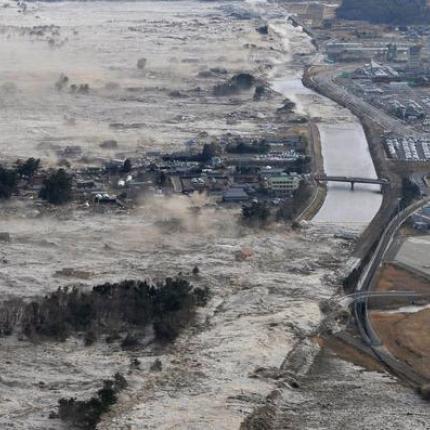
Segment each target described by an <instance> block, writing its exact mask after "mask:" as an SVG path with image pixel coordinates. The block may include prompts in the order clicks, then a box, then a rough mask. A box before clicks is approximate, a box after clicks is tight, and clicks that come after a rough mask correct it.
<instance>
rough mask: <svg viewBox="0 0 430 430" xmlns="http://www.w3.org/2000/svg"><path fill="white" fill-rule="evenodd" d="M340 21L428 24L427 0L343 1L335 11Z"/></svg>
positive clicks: (429, 14) (429, 12)
mask: <svg viewBox="0 0 430 430" xmlns="http://www.w3.org/2000/svg"><path fill="white" fill-rule="evenodd" d="M336 16H337V17H338V18H342V19H352V20H362V21H370V22H373V23H385V24H420V23H428V22H429V19H430V9H429V7H428V4H427V0H378V1H375V0H343V1H342V4H341V5H340V7H339V8H338V9H337V10H336Z"/></svg>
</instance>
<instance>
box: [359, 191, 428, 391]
mask: <svg viewBox="0 0 430 430" xmlns="http://www.w3.org/2000/svg"><path fill="white" fill-rule="evenodd" d="M429 202H430V197H426V198H425V199H422V200H420V201H418V202H415V203H413V204H412V205H410V206H409V207H407V208H406V209H404V210H403V211H401V212H400V213H398V214H397V215H396V216H395V217H394V218H393V219H392V220H391V221H390V222H389V223H388V226H387V227H386V229H385V230H384V232H383V233H382V235H381V238H380V240H379V242H378V245H377V247H376V250H375V252H374V253H373V255H372V258H371V260H370V262H369V264H368V265H367V266H366V267H365V269H364V270H363V272H362V274H361V277H360V279H359V280H358V282H357V286H356V293H363V292H367V293H372V289H373V287H374V285H375V277H376V274H377V270H378V268H379V267H380V265H381V263H382V262H383V260H384V257H385V255H386V253H387V251H388V249H389V248H390V247H391V244H392V242H393V239H394V236H395V234H396V233H397V231H398V229H399V228H400V226H401V225H402V224H403V223H404V222H405V221H406V219H407V218H408V217H409V216H410V215H411V214H412V213H414V212H416V211H417V210H419V209H420V208H421V207H423V206H425V205H427V204H429ZM353 313H354V316H355V319H356V322H357V326H358V330H359V332H360V334H361V337H362V339H363V340H364V342H365V343H366V344H367V345H368V346H369V347H370V348H371V349H372V351H373V352H374V353H375V355H376V356H377V357H378V358H379V360H380V361H381V362H383V363H384V364H385V365H386V366H387V367H388V368H389V369H390V370H391V371H392V372H393V373H394V374H395V375H397V376H400V377H402V379H406V380H407V381H408V382H409V383H411V384H412V385H414V386H420V385H422V384H423V383H428V382H430V381H426V380H425V379H424V378H423V377H422V376H421V375H419V374H418V373H417V372H415V371H414V370H413V369H412V368H411V367H410V366H408V365H406V364H405V363H403V362H400V361H399V360H397V359H396V358H395V357H394V356H393V355H392V354H391V353H390V352H389V351H388V350H387V349H386V348H385V347H384V345H383V344H382V342H381V341H380V339H379V338H378V335H377V334H376V332H375V330H374V329H373V327H372V324H371V321H370V319H369V315H368V296H367V297H365V298H364V299H363V300H360V301H356V302H354V303H353Z"/></svg>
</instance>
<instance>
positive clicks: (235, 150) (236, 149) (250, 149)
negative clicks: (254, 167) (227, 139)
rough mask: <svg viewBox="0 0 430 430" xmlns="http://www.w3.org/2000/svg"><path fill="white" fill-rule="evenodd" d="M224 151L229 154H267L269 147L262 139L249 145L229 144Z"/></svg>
mask: <svg viewBox="0 0 430 430" xmlns="http://www.w3.org/2000/svg"><path fill="white" fill-rule="evenodd" d="M226 151H227V152H228V153H230V154H267V153H268V152H269V151H270V145H269V144H268V143H267V142H266V141H265V140H264V139H262V140H260V141H255V142H251V143H246V142H239V143H229V144H228V145H227V147H226Z"/></svg>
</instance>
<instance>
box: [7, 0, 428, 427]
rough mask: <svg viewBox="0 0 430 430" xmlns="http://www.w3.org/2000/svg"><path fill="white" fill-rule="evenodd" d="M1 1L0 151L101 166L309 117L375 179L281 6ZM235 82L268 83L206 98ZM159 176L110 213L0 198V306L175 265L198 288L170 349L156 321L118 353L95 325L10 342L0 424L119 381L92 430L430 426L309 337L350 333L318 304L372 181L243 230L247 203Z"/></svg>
mask: <svg viewBox="0 0 430 430" xmlns="http://www.w3.org/2000/svg"><path fill="white" fill-rule="evenodd" d="M0 8H1V9H0V57H1V59H2V60H1V67H0V109H1V112H2V115H0V130H1V133H0V153H1V155H2V159H3V161H6V160H8V161H11V162H14V161H15V160H16V159H17V158H27V157H35V158H40V159H41V163H42V164H43V165H44V166H47V167H49V168H50V167H52V168H55V167H58V166H66V168H68V169H72V168H74V169H82V170H84V169H97V168H99V167H100V166H102V165H104V163H106V162H107V161H111V160H116V159H121V160H123V159H127V158H128V157H131V158H132V157H138V156H139V157H140V154H143V153H148V152H160V151H161V152H167V151H179V150H183V149H184V147H186V145H184V144H187V145H188V146H191V145H192V144H193V141H198V143H199V144H200V143H204V144H207V145H209V144H211V143H213V142H214V141H215V140H216V139H220V138H222V137H224V136H225V135H227V136H237V135H240V136H243V137H245V138H250V139H251V138H252V139H266V140H269V141H274V142H276V141H277V140H279V139H280V136H281V137H284V135H286V136H290V134H291V129H293V130H296V129H298V130H299V132H300V133H302V128H303V127H306V126H307V125H306V122H307V120H305V121H303V119H302V116H306V117H307V118H311V119H312V121H314V122H315V124H316V126H317V129H318V131H319V137H320V145H321V155H322V159H323V164H324V172H325V173H326V174H328V175H344V176H354V175H355V176H362V177H369V178H376V177H377V176H376V171H375V167H374V165H373V162H372V158H371V156H370V153H369V149H368V144H367V141H366V136H365V134H364V131H363V128H362V126H361V124H360V122H359V121H358V119H357V118H356V117H355V116H353V114H352V113H350V112H349V111H348V110H347V109H345V108H341V107H340V106H338V105H337V104H335V103H334V102H333V101H330V100H329V99H327V98H325V97H323V96H321V95H318V94H317V93H315V92H313V91H311V90H309V89H307V88H305V87H304V85H303V84H302V82H301V76H302V73H303V70H304V68H305V65H306V64H312V63H313V62H319V61H322V59H321V57H320V54H319V53H318V52H316V50H315V47H314V45H313V44H312V43H311V41H310V38H309V37H308V35H306V34H305V33H304V32H303V31H302V29H301V28H300V27H294V26H293V25H292V24H291V23H290V22H289V21H288V16H289V6H288V4H284V3H265V2H221V1H220V2H218V1H214V2H199V1H152V0H151V1H139V2H128V1H121V2H117V1H109V2H103V1H90V2H75V1H73V2H55V3H48V2H47V3H45V2H34V3H33V2H29V3H28V4H26V5H25V8H24V9H23V6H22V4H20V3H15V2H9V1H5V0H0ZM264 25H267V27H268V30H267V33H266V30H265V27H264ZM261 26H263V30H261V28H262V27H261ZM256 28H258V29H260V31H256ZM299 53H300V55H298V54H299ZM241 73H242V74H243V73H247V74H250V75H252V77H253V78H254V77H255V80H256V82H257V83H258V84H259V85H260V86H261V88H264V97H262V98H261V100H260V99H258V100H257V98H256V97H255V94H254V93H252V92H251V91H248V92H247V91H242V92H238V93H234V94H232V95H230V96H229V97H219V96H217V95H216V91H215V90H214V88H217V85H220V84H222V83H224V82H225V81H226V79H227V78H230V77H231V76H237V74H241ZM262 91H263V90H262ZM286 100H287V102H289V101H292V102H293V103H294V113H293V114H292V116H293V119H292V120H291V118H287V119H288V121H289V123H288V125H287V120H286V119H285V118H286V117H283V116H282V115H281V114H280V113H279V111H280V109H281V107H282V106H284V105H285V104H286ZM301 121H302V122H301ZM304 123H305V126H304V125H303V124H304ZM300 127H302V128H300ZM106 142H115V144H113V143H111V144H106ZM65 160H66V161H67V164H66V162H65ZM150 167H151V166H149V167H148V169H149V168H150ZM239 167H240V162H239ZM269 167H270V166H269ZM269 170H270V169H269ZM123 176H124V175H123ZM307 176H308V177H311V174H307ZM134 179H135V178H133V180H134ZM115 180H116V177H115ZM121 180H122V179H121ZM146 180H147V178H146V177H145V178H143V179H139V181H140V183H144V181H146ZM160 182H161V181H160ZM118 183H119V182H118ZM157 187H158V188H157ZM157 187H155V188H156V190H155V192H154V193H153V194H152V195H148V194H142V195H139V196H138V197H137V198H136V199H135V201H134V202H133V205H132V206H129V207H126V206H125V205H118V206H112V207H111V206H109V207H108V209H106V206H103V205H101V204H92V203H91V202H90V198H88V199H84V200H79V201H78V203H75V202H74V203H73V204H70V205H69V206H67V205H66V206H60V207H58V208H55V209H54V208H53V207H51V206H46V205H44V204H42V203H40V201H38V200H37V199H34V198H33V197H31V198H28V199H27V200H24V199H13V198H12V199H11V200H9V201H7V202H4V203H2V204H1V207H0V232H4V233H2V235H0V244H1V247H0V291H1V293H2V298H3V300H11V303H14V301H16V300H22V299H24V300H36V298H43V297H48V295H49V294H51V293H54V292H55V291H56V290H57V288H59V287H65V288H66V289H70V291H73V287H74V286H79V287H80V288H83V290H84V291H90V289H91V287H93V286H95V285H97V286H100V285H102V284H104V283H116V282H120V281H123V280H125V279H131V280H148V282H155V281H159V280H161V279H164V278H166V277H175V276H176V275H178V274H180V277H183V278H184V279H186V281H187V282H188V281H189V282H190V283H191V284H192V285H193V287H196V288H202V289H204V288H207V289H208V291H209V292H210V293H209V299H208V302H207V303H205V306H202V307H201V308H198V310H197V311H196V312H195V315H193V317H194V319H193V320H192V323H191V324H190V325H188V326H185V327H181V331H180V332H179V335H178V337H177V338H176V339H175V340H174V342H170V343H165V344H158V343H157V342H155V341H154V337H153V333H152V329H146V331H147V332H146V333H145V337H144V340H143V341H142V342H141V345H140V348H135V349H133V348H130V349H129V350H127V349H126V348H123V347H122V346H121V342H118V339H117V338H116V339H114V340H111V339H110V338H109V337H108V336H104V334H103V336H104V337H103V336H100V338H99V339H97V340H96V341H93V342H91V343H88V345H87V344H86V343H85V342H86V338H85V336H84V334H83V333H78V334H77V335H73V336H69V337H68V338H67V339H65V340H64V341H63V342H57V341H54V340H52V339H49V340H46V339H38V340H35V341H33V340H32V339H29V338H28V337H26V336H24V335H23V334H21V333H13V334H11V335H5V336H3V337H2V338H1V339H0V364H1V366H2V368H3V372H2V375H1V377H0V427H1V428H2V429H3V428H4V429H13V430H18V429H19V430H27V429H32V430H42V429H58V430H60V429H68V428H74V427H68V426H67V425H66V424H65V423H64V420H61V419H60V418H61V417H60V416H59V415H58V413H57V412H56V411H57V407H58V402H59V400H60V399H68V398H78V399H89V398H90V397H91V396H93V394H94V393H95V392H97V390H98V389H99V388H100V387H101V384H102V383H103V380H106V379H107V378H111V377H112V376H113V375H115V374H116V373H117V372H119V373H121V375H124V377H125V379H126V380H127V387H126V388H124V389H123V390H122V391H121V392H120V393H118V396H117V397H118V399H117V401H116V403H115V404H114V405H112V407H111V408H110V409H109V410H108V411H105V413H103V415H102V416H101V418H100V421H99V422H98V423H97V429H99V430H122V429H124V430H126V429H127V430H138V429H154V430H155V429H157V430H163V429H165V430H167V429H173V428H175V429H184V430H185V429H187V430H201V429H203V428H204V429H217V430H224V429H225V430H231V429H241V430H256V429H257V428H267V429H269V428H270V429H311V428H312V429H317V428H318V429H319V428H321V429H322V428H333V429H343V428H356V429H368V428H371V427H373V428H384V429H393V430H394V429H396V430H398V429H405V430H406V429H410V428H413V429H417V430H421V429H423V430H424V429H425V428H427V419H428V411H427V409H428V404H426V402H425V401H424V400H422V399H420V398H419V397H418V396H417V395H416V394H415V393H414V392H413V391H411V390H409V388H408V387H406V386H403V385H400V384H398V383H397V381H396V380H395V379H394V378H393V377H392V376H389V375H388V374H387V373H384V372H382V371H381V369H380V368H378V369H376V370H375V369H373V368H365V367H364V366H361V365H358V364H355V363H353V362H352V360H351V361H346V360H343V359H342V358H341V356H337V355H336V354H334V353H333V352H330V351H329V350H328V349H326V348H324V347H323V345H322V341H319V340H316V339H318V338H319V336H320V334H321V333H325V332H326V330H328V331H330V332H337V331H340V330H341V329H342V328H343V326H344V325H345V324H346V323H345V321H344V315H343V313H342V311H339V309H337V308H336V309H332V310H331V309H327V307H324V304H325V303H327V302H328V300H329V299H330V298H331V297H333V296H336V295H337V296H339V294H340V291H341V289H342V281H343V277H344V276H345V270H346V269H345V267H347V265H348V264H350V262H351V258H352V257H351V255H352V252H353V249H354V246H355V244H356V239H357V237H358V234H359V233H361V232H362V231H363V230H364V229H365V228H366V227H367V226H368V225H369V224H370V222H371V221H372V219H373V218H374V216H375V215H376V213H377V212H378V210H379V208H380V206H381V202H382V195H381V193H380V192H379V191H380V190H379V188H380V186H378V185H363V184H357V185H356V189H355V190H354V191H351V189H350V185H349V184H340V185H337V184H328V185H327V190H326V196H325V200H324V201H323V202H322V205H321V208H319V210H318V211H316V214H315V216H314V217H313V219H310V220H308V221H307V222H306V223H303V225H301V226H300V228H297V227H296V226H295V225H294V223H291V222H290V223H289V224H287V223H282V222H281V221H279V220H278V219H277V220H276V221H274V222H273V223H271V224H270V225H269V226H266V227H265V228H260V229H255V228H253V227H252V226H249V225H246V224H243V223H241V222H240V220H241V206H240V205H237V204H236V205H228V204H225V205H220V204H218V200H217V199H216V198H215V197H214V196H211V195H207V194H206V193H203V192H202V193H197V192H194V193H189V194H188V195H187V194H186V193H185V192H184V193H182V194H179V193H177V194H173V193H172V194H167V193H164V194H163V192H162V191H161V185H160V184H159V183H158V185H157ZM96 192H98V191H94V193H93V194H95V193H96ZM99 193H100V192H99ZM99 195H100V194H99ZM108 197H109V196H108ZM218 197H219V196H218ZM96 198H98V197H96ZM271 200H273V199H272V198H271ZM273 204H276V203H273ZM405 246H406V247H407V246H408V245H407V244H406V245H405ZM422 260H425V258H424V257H423V258H422ZM422 264H424V263H422ZM423 267H424V266H423ZM427 269H428V268H427ZM338 312H339V315H338ZM327 321H328V322H327ZM327 327H329V328H328V329H327ZM3 334H4V333H3ZM318 342H320V343H318ZM387 398H388V399H389V401H388V403H387ZM346 403H348V406H347V407H346ZM399 408H404V413H403V412H402V413H400V412H399V411H398V410H399ZM406 411H408V412H406ZM260 414H261V415H260ZM261 417H262V418H261ZM260 418H261V420H262V421H258V420H259V419H260ZM258 422H260V423H263V424H261V427H258V426H257V424H256V423H258ZM93 428H96V427H93Z"/></svg>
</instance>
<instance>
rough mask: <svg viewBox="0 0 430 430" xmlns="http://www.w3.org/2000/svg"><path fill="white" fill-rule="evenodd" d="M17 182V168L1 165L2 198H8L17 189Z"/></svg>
mask: <svg viewBox="0 0 430 430" xmlns="http://www.w3.org/2000/svg"><path fill="white" fill-rule="evenodd" d="M16 184H17V174H16V170H14V169H5V168H4V167H1V166H0V199H8V198H9V197H10V196H11V195H12V193H13V191H14V190H15V188H16Z"/></svg>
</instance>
